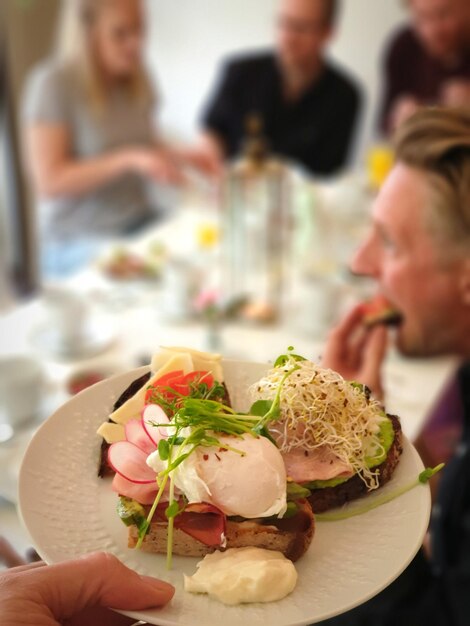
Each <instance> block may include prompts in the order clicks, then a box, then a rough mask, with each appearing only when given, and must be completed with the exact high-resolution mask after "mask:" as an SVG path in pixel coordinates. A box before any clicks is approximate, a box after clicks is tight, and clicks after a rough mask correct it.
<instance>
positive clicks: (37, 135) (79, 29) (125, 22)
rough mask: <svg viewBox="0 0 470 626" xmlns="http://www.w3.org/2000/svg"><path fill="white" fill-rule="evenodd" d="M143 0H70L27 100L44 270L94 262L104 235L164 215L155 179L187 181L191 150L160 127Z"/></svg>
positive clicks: (30, 84)
mask: <svg viewBox="0 0 470 626" xmlns="http://www.w3.org/2000/svg"><path fill="white" fill-rule="evenodd" d="M144 37H145V15H144V10H143V5H142V2H141V1H140V0H67V2H65V3H64V6H63V16H62V23H61V25H60V32H59V41H58V47H57V52H56V54H54V55H53V56H52V57H51V58H49V59H48V60H46V61H45V62H43V63H41V64H40V65H39V66H38V67H36V68H35V69H34V71H33V72H32V74H31V76H30V78H29V80H28V83H27V87H26V91H25V95H24V102H23V124H24V138H25V155H26V159H27V166H28V169H29V172H30V175H31V178H32V181H33V184H34V189H35V191H36V194H37V197H38V199H39V203H38V207H37V212H38V221H39V237H40V245H41V247H42V252H43V253H42V255H41V256H42V260H43V268H42V269H43V271H44V272H45V274H46V275H49V276H51V275H63V274H66V273H67V272H69V271H71V270H73V269H75V268H76V267H78V266H79V265H80V264H82V263H83V262H84V261H86V260H88V259H89V257H90V255H91V254H92V253H93V252H94V251H95V248H96V246H97V245H98V244H99V242H100V241H101V240H102V239H104V238H106V239H109V238H111V237H113V236H114V237H115V236H118V235H125V234H128V233H132V232H134V231H136V230H137V229H139V228H140V227H142V226H144V225H145V224H148V223H149V221H151V220H154V219H156V218H158V217H161V215H162V207H161V206H159V200H158V196H155V193H154V191H155V189H153V188H152V186H151V184H150V183H153V182H155V181H158V182H160V183H165V184H168V183H170V184H175V183H180V182H181V180H182V177H181V171H180V166H181V164H182V162H183V161H184V160H185V157H186V155H184V154H183V152H181V151H180V152H178V151H176V150H172V149H170V148H169V147H167V146H166V145H165V144H164V143H163V141H162V140H161V138H160V137H159V134H158V133H157V132H156V131H155V128H154V125H153V121H152V116H153V112H154V107H155V103H156V96H155V91H154V89H153V86H152V84H151V82H150V79H149V76H148V74H147V71H146V69H145V67H144V64H143V59H142V51H143V50H142V49H143V44H144Z"/></svg>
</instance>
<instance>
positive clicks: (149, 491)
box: [112, 474, 158, 504]
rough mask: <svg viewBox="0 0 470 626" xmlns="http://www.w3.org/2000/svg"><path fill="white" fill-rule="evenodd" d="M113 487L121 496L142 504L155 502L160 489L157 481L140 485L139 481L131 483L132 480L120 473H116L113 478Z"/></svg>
mask: <svg viewBox="0 0 470 626" xmlns="http://www.w3.org/2000/svg"><path fill="white" fill-rule="evenodd" d="M112 489H113V491H115V492H116V493H118V494H119V495H120V496H126V497H127V498H132V499H133V500H137V502H140V503H141V504H153V502H154V500H155V498H156V496H157V491H158V488H157V483H156V482H155V481H154V482H153V483H148V484H144V485H139V484H137V483H131V481H130V480H127V479H126V478H124V477H123V476H120V475H119V474H115V476H114V478H113V483H112Z"/></svg>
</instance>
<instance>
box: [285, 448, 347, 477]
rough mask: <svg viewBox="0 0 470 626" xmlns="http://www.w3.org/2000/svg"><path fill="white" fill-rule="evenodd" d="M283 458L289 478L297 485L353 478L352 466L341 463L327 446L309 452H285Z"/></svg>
mask: <svg viewBox="0 0 470 626" xmlns="http://www.w3.org/2000/svg"><path fill="white" fill-rule="evenodd" d="M282 457H283V459H284V463H285V465H286V473H287V476H288V477H289V478H291V479H292V480H293V481H294V482H296V483H307V482H311V481H312V480H330V479H332V478H339V477H347V476H352V475H353V473H354V472H353V471H352V470H351V466H350V465H349V464H348V463H344V462H343V461H341V460H340V459H339V458H338V457H337V456H336V455H335V454H334V452H332V450H331V449H330V448H329V447H327V446H321V447H319V448H316V449H315V450H308V451H307V450H304V449H301V448H294V449H293V450H291V451H290V452H283V453H282Z"/></svg>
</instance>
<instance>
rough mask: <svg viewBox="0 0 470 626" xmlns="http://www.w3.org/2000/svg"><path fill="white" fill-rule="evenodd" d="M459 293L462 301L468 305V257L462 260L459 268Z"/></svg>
mask: <svg viewBox="0 0 470 626" xmlns="http://www.w3.org/2000/svg"><path fill="white" fill-rule="evenodd" d="M460 293H461V296H462V302H463V303H464V304H465V305H467V306H470V258H467V259H465V260H464V261H463V263H462V267H461V270H460Z"/></svg>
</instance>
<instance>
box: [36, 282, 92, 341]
mask: <svg viewBox="0 0 470 626" xmlns="http://www.w3.org/2000/svg"><path fill="white" fill-rule="evenodd" d="M44 303H45V305H46V308H47V314H48V322H49V324H50V325H51V326H52V327H53V328H55V330H56V332H57V335H58V339H59V341H60V342H61V344H62V345H63V346H64V348H66V349H67V350H74V349H77V348H78V347H79V346H80V345H81V343H82V342H83V340H84V338H85V334H86V325H87V324H86V323H87V317H88V304H87V302H86V300H85V298H84V296H83V295H81V294H79V293H76V292H74V291H71V290H69V289H66V288H63V287H48V288H47V289H46V290H45V292H44Z"/></svg>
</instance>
